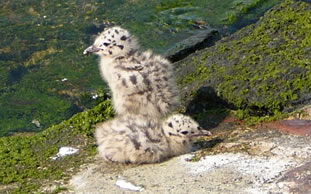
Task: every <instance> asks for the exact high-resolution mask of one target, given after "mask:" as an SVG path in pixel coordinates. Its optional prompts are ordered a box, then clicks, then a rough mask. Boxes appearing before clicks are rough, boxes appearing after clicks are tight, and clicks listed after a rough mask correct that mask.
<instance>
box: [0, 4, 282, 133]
mask: <svg viewBox="0 0 311 194" xmlns="http://www.w3.org/2000/svg"><path fill="white" fill-rule="evenodd" d="M280 1H281V0H272V1H271V0H269V1H267V0H233V1H232V0H223V1H218V0H212V1H206V0H200V1H185V0H170V1H167V0H160V1H159V0H152V1H143V0H135V1H128V0H114V1H101V0H90V1H88V2H84V1H78V0H68V1H66V2H59V1H55V0H51V1H40V0H33V1H24V0H15V1H5V0H3V1H1V2H0V36H1V37H3V38H1V40H0V106H1V109H0V136H4V135H8V134H11V133H12V132H19V131H42V130H44V129H45V128H47V127H48V126H51V125H52V124H56V123H59V122H61V121H62V120H64V119H68V118H70V117H71V116H72V115H73V114H74V113H77V112H79V111H82V110H84V109H85V107H92V106H94V105H96V104H97V103H96V102H93V101H91V100H90V99H91V98H86V97H90V93H93V92H94V91H96V90H99V89H100V90H103V89H105V84H104V82H103V81H102V80H101V79H100V76H99V73H98V68H97V61H96V57H95V56H92V57H83V56H82V52H83V50H84V49H85V48H86V47H87V46H89V44H91V42H92V38H93V37H92V35H95V34H96V33H97V32H98V31H101V30H103V28H104V27H105V25H106V24H108V23H110V24H120V25H122V26H124V27H126V28H128V29H129V30H130V31H132V32H133V33H134V34H135V35H137V36H138V39H139V40H140V42H141V43H142V45H143V46H144V47H146V48H151V49H153V50H154V51H156V52H158V53H163V52H165V50H166V49H168V48H170V47H171V46H172V45H173V44H175V43H176V42H178V41H180V40H183V39H184V38H185V37H188V36H189V34H193V33H195V31H196V30H197V29H198V28H204V27H206V26H207V25H211V26H217V27H224V26H227V25H230V24H232V23H235V22H239V21H242V18H243V17H242V16H245V18H246V20H253V19H254V18H256V17H258V15H260V14H262V13H263V11H264V10H265V9H267V8H269V7H271V6H272V5H274V4H276V3H278V2H280ZM256 10H257V11H256ZM243 21H244V20H243ZM64 78H66V79H67V81H62V80H63V79H64ZM34 119H35V120H38V121H39V122H40V124H41V127H40V128H37V127H36V126H35V125H33V124H32V123H31V122H32V120H34Z"/></svg>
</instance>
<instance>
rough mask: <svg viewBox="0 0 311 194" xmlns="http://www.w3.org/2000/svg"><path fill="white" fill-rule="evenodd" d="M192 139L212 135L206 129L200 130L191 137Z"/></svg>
mask: <svg viewBox="0 0 311 194" xmlns="http://www.w3.org/2000/svg"><path fill="white" fill-rule="evenodd" d="M192 136H193V137H202V136H212V133H211V132H210V131H208V130H206V129H201V130H200V133H199V134H195V135H192Z"/></svg>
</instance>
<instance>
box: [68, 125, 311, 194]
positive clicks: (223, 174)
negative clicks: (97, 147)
mask: <svg viewBox="0 0 311 194" xmlns="http://www.w3.org/2000/svg"><path fill="white" fill-rule="evenodd" d="M237 133H238V134H239V135H238V136H237V138H236V140H235V141H234V142H222V143H220V144H218V145H217V146H216V147H217V150H219V151H221V152H223V150H227V151H225V152H224V153H220V152H219V153H216V154H214V155H206V156H205V157H202V158H201V159H200V160H199V161H197V162H193V161H189V158H191V157H193V155H195V154H198V153H200V152H201V151H197V152H196V153H191V154H187V155H182V156H179V157H175V158H172V159H171V160H168V161H166V162H163V163H159V164H151V165H140V166H136V165H135V166H134V165H118V164H107V163H103V162H102V161H101V160H100V159H99V158H96V159H95V161H94V162H93V163H92V164H87V165H86V166H84V167H83V168H82V169H81V171H80V172H79V173H77V174H76V175H74V176H73V177H72V179H71V180H70V184H69V188H70V190H69V191H66V192H74V193H81V194H82V193H83V194H84V193H85V194H86V193H94V194H96V193H132V192H133V191H130V190H126V189H122V188H120V187H118V186H116V185H115V184H116V182H117V180H119V179H122V180H126V181H129V182H130V183H133V184H134V185H136V186H140V187H142V188H143V190H142V191H141V192H140V193H178V194H182V193H185V194H186V193H252V194H253V193H254V194H255V193H274V194H277V193H285V194H286V193H291V192H292V191H299V192H296V193H307V191H308V189H310V188H311V185H310V181H309V180H310V177H311V174H310V173H309V174H308V173H304V174H303V176H304V177H303V179H297V178H296V179H295V173H294V172H295V170H296V168H297V169H301V168H302V167H303V165H307V164H309V163H310V161H311V141H310V140H311V138H310V137H308V136H295V135H289V134H284V133H280V132H278V131H275V130H267V129H257V130H255V129H248V130H247V129H243V130H242V132H241V130H240V129H239V130H235V132H233V134H237ZM216 136H217V134H216ZM238 147H240V148H241V147H244V148H243V149H234V148H238ZM230 150H231V151H230ZM301 166H302V167H301ZM305 168H306V167H305ZM308 168H309V167H308ZM300 171H301V170H300ZM309 171H310V169H309ZM300 180H301V181H304V182H302V183H301V182H299V181H300ZM308 181H309V182H308ZM301 185H303V186H304V187H303V188H300V186H301ZM299 189H300V190H299Z"/></svg>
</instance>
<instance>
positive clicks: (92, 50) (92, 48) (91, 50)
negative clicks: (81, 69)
mask: <svg viewBox="0 0 311 194" xmlns="http://www.w3.org/2000/svg"><path fill="white" fill-rule="evenodd" d="M99 50H100V48H97V47H96V46H94V45H92V46H89V47H88V48H87V49H85V50H84V51H83V54H84V55H88V54H89V53H96V52H98V51H99Z"/></svg>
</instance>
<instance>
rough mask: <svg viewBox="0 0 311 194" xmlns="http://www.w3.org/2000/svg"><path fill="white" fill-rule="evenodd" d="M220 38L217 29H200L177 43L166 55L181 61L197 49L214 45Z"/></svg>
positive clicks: (172, 60)
mask: <svg viewBox="0 0 311 194" xmlns="http://www.w3.org/2000/svg"><path fill="white" fill-rule="evenodd" d="M219 39H220V33H219V31H218V30H216V29H213V28H210V29H208V30H200V31H198V33H196V34H195V35H193V36H190V37H189V38H187V39H185V40H183V41H181V42H178V43H176V44H175V45H174V46H173V47H171V48H170V49H168V51H167V52H166V57H167V58H168V59H169V60H170V61H171V62H176V61H180V60H182V59H184V58H186V57H187V56H188V55H190V54H191V53H194V52H196V51H197V50H201V49H204V48H206V47H209V46H212V45H214V44H215V42H216V41H217V40H219Z"/></svg>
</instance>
